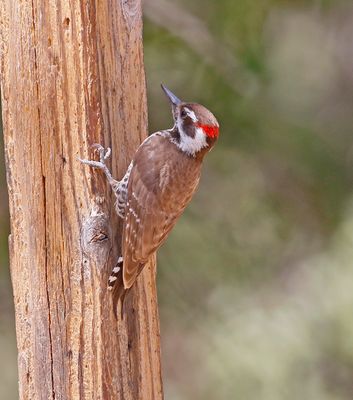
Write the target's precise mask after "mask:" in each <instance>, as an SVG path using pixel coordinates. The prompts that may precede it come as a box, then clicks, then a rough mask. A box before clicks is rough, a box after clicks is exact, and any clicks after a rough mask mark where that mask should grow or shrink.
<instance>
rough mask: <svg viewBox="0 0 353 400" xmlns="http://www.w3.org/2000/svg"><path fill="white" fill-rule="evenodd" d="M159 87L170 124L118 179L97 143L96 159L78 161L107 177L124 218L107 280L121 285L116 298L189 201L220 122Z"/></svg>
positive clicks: (147, 143) (148, 142)
mask: <svg viewBox="0 0 353 400" xmlns="http://www.w3.org/2000/svg"><path fill="white" fill-rule="evenodd" d="M162 88H163V90H164V92H165V93H166V95H167V96H168V98H169V100H170V102H171V105H172V112H173V118H174V126H173V128H172V129H168V130H162V131H159V132H156V133H153V134H152V135H150V136H149V137H147V139H145V140H144V141H143V143H142V144H141V145H140V146H139V148H138V149H137V151H136V153H135V155H134V157H133V159H132V161H131V163H130V165H129V167H128V169H127V171H126V173H125V176H124V177H123V179H122V180H121V181H116V180H115V179H113V177H112V175H111V174H110V171H109V169H108V168H107V166H106V164H105V160H106V159H107V158H108V157H109V156H110V153H111V151H110V149H109V148H108V149H107V150H106V151H105V150H104V148H103V147H102V146H100V145H95V146H96V147H97V148H98V150H99V153H100V161H91V160H80V161H81V162H83V163H84V164H87V165H90V166H91V167H94V168H100V169H101V170H102V171H103V172H104V173H105V175H106V176H107V178H108V181H109V183H110V185H111V186H112V189H113V191H114V194H115V196H116V199H117V201H116V211H117V213H118V215H119V216H120V217H121V218H122V219H123V220H124V222H123V233H122V255H121V257H119V259H118V262H117V265H116V266H115V267H114V268H113V271H112V273H111V275H110V277H109V280H108V289H110V290H111V289H113V287H114V285H115V283H116V281H117V280H118V279H119V278H120V279H119V280H120V281H122V283H120V287H121V288H120V289H118V292H119V294H118V296H117V297H118V298H119V297H120V296H121V295H122V294H124V295H125V293H126V290H128V289H129V288H131V286H132V285H133V284H134V282H135V281H136V278H137V277H138V275H139V274H140V273H141V271H142V269H143V267H144V266H145V265H146V263H147V262H148V260H149V258H150V257H151V255H153V253H154V252H155V251H156V250H157V249H158V248H159V247H160V246H161V245H162V243H163V242H164V241H165V239H166V238H167V236H168V234H169V232H170V231H171V229H172V228H173V226H174V225H175V223H176V221H177V219H178V218H179V216H180V215H181V214H182V212H183V211H184V209H185V207H186V206H187V205H188V203H189V202H190V200H191V198H192V196H193V194H194V192H195V190H196V188H197V186H198V183H199V180H200V174H201V166H202V161H203V159H204V156H205V155H206V153H208V152H209V151H210V150H211V149H212V147H213V146H214V144H215V142H216V140H217V138H218V134H219V124H218V122H217V120H216V118H215V117H214V115H213V114H212V113H211V112H210V111H209V110H207V108H205V107H204V106H202V105H200V104H196V103H186V102H183V101H181V100H179V99H178V97H176V96H175V95H174V94H173V93H172V92H171V91H170V90H169V89H167V88H166V87H165V86H163V85H162ZM116 301H117V300H116Z"/></svg>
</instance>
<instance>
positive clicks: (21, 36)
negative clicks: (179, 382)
mask: <svg viewBox="0 0 353 400" xmlns="http://www.w3.org/2000/svg"><path fill="white" fill-rule="evenodd" d="M0 51H1V59H0V73H1V95H2V114H3V124H4V137H5V153H6V154H5V156H6V166H7V182H8V190H9V199H10V214H11V236H10V240H9V242H10V258H11V260H10V261H11V276H12V284H13V291H14V301H15V310H16V332H17V345H18V369H19V390H20V399H21V400H27V399H28V400H36V399H56V400H58V399H68V400H76V399H102V400H106V399H117V400H121V399H124V400H125V399H129V400H130V399H131V400H135V399H143V400H149V399H151V400H158V399H162V397H163V395H162V383H161V371H160V348H159V346H160V343H159V320H158V310H157V302H156V287H155V276H154V275H155V260H153V262H152V263H151V264H150V265H149V267H148V268H146V269H145V271H144V273H143V274H142V275H141V277H140V278H139V280H138V282H137V284H136V285H135V287H134V288H133V290H132V292H131V295H129V300H128V301H127V310H126V313H125V317H124V320H122V321H121V320H119V321H115V319H114V316H113V312H112V301H111V297H110V292H108V291H107V290H106V286H107V285H106V284H107V278H108V275H109V273H110V270H111V268H112V267H113V265H114V262H115V261H116V258H117V256H118V254H119V245H120V243H119V242H120V238H119V233H120V232H119V229H120V228H119V221H118V219H117V217H116V216H115V215H114V212H113V211H112V208H113V204H112V199H111V191H110V189H109V188H108V186H107V183H106V182H105V179H104V177H103V176H102V174H101V173H100V172H99V171H98V172H97V171H92V170H91V169H89V168H87V167H85V166H82V165H81V164H80V163H79V162H78V161H77V157H82V158H87V157H94V152H93V150H92V149H91V147H90V145H91V144H93V143H101V144H103V145H105V146H111V147H112V150H113V158H112V169H113V172H114V175H115V176H117V177H118V178H120V177H121V176H122V175H123V174H124V172H125V169H126V167H127V165H128V163H129V162H130V159H131V157H132V155H133V153H134V151H135V150H136V147H137V146H138V144H139V143H140V142H141V140H143V138H144V137H145V136H146V134H147V110H146V92H145V76H144V70H143V53H142V16H141V2H140V0H121V1H118V0H114V1H113V0H95V1H93V0H92V1H90V0H19V1H13V0H1V1H0ZM118 314H119V313H118Z"/></svg>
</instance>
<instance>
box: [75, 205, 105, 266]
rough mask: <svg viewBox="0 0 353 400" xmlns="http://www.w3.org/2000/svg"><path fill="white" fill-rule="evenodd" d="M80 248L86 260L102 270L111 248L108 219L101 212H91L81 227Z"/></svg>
mask: <svg viewBox="0 0 353 400" xmlns="http://www.w3.org/2000/svg"><path fill="white" fill-rule="evenodd" d="M81 238H82V246H83V251H84V253H85V255H86V256H87V258H88V259H90V260H92V261H94V262H95V263H96V264H97V266H98V267H99V268H103V266H104V265H105V263H106V262H107V261H108V258H109V253H110V250H111V247H112V241H111V238H112V233H111V227H110V224H109V218H108V216H107V215H106V214H105V213H104V212H103V211H98V210H93V211H92V212H91V215H90V216H89V217H88V218H87V219H86V220H85V221H84V223H83V227H82V235H81Z"/></svg>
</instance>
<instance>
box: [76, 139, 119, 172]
mask: <svg viewBox="0 0 353 400" xmlns="http://www.w3.org/2000/svg"><path fill="white" fill-rule="evenodd" d="M92 147H93V148H94V149H97V150H98V152H99V161H94V160H84V159H81V158H79V159H78V160H79V161H80V162H82V163H83V164H86V165H89V166H90V167H93V168H99V169H101V170H103V171H105V169H107V168H108V167H107V166H106V164H105V160H107V159H108V158H109V157H110V155H111V153H112V151H111V149H110V147H108V148H107V149H105V148H104V147H103V146H102V145H100V144H98V143H95V144H94V145H92Z"/></svg>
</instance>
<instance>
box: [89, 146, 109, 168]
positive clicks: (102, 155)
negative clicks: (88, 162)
mask: <svg viewBox="0 0 353 400" xmlns="http://www.w3.org/2000/svg"><path fill="white" fill-rule="evenodd" d="M92 147H93V148H94V149H97V150H98V153H99V161H100V162H101V163H103V164H104V161H105V160H107V159H108V158H109V157H110V155H111V153H112V150H111V148H110V147H107V149H105V148H104V147H103V146H102V145H100V144H99V143H95V144H93V145H92Z"/></svg>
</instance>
